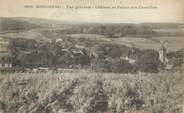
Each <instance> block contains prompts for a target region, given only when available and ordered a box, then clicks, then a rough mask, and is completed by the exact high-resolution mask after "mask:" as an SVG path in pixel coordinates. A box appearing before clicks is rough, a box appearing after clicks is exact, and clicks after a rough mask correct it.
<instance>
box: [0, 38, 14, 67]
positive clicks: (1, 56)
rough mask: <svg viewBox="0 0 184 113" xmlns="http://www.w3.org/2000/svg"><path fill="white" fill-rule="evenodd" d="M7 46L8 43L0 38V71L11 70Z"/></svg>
mask: <svg viewBox="0 0 184 113" xmlns="http://www.w3.org/2000/svg"><path fill="white" fill-rule="evenodd" d="M8 46H9V41H8V40H6V39H4V38H2V37H0V69H7V68H12V57H11V52H10V50H9V48H8Z"/></svg>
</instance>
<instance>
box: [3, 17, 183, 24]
mask: <svg viewBox="0 0 184 113" xmlns="http://www.w3.org/2000/svg"><path fill="white" fill-rule="evenodd" d="M0 18H30V19H31V18H33V19H44V20H48V21H60V22H62V21H64V22H73V23H94V24H95V23H96V24H159V23H161V24H184V22H151V21H147V22H132V23H131V22H94V21H74V20H62V19H55V18H53V19H52V18H44V17H34V16H0Z"/></svg>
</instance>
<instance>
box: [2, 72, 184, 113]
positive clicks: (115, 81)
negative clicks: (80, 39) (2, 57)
mask: <svg viewBox="0 0 184 113" xmlns="http://www.w3.org/2000/svg"><path fill="white" fill-rule="evenodd" d="M183 85H184V77H183V72H181V71H175V72H174V71H172V72H160V73H158V74H148V73H139V74H136V75H133V74H114V73H88V72H78V73H9V74H0V113H182V102H183V95H184V89H183Z"/></svg>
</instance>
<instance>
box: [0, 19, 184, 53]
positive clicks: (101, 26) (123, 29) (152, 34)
mask: <svg viewBox="0 0 184 113" xmlns="http://www.w3.org/2000/svg"><path fill="white" fill-rule="evenodd" d="M0 26H1V27H0V28H1V30H0V32H3V34H2V33H1V34H0V35H1V36H3V37H8V38H25V39H34V40H38V41H46V42H47V41H48V40H53V39H57V38H63V37H66V36H67V38H72V39H75V40H82V39H86V40H88V41H91V40H92V41H95V42H97V41H98V42H101V41H105V42H109V43H114V44H122V45H126V46H129V47H137V48H141V49H155V50H158V49H159V47H160V43H159V40H163V41H166V42H167V43H166V46H167V49H168V50H169V51H174V50H178V49H180V48H184V46H183V42H184V38H183V37H184V28H183V24H182V23H181V24H179V23H140V24H133V23H119V24H117V23H116V24H113V23H80V22H67V21H59V20H49V19H43V18H27V17H14V18H0ZM20 31H21V32H20Z"/></svg>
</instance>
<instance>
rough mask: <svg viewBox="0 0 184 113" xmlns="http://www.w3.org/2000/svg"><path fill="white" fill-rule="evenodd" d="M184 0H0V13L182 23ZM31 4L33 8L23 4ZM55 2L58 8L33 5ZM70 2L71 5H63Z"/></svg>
mask: <svg viewBox="0 0 184 113" xmlns="http://www.w3.org/2000/svg"><path fill="white" fill-rule="evenodd" d="M183 1H184V0H0V17H37V18H47V19H55V20H64V21H78V22H111V23H143V22H174V23H184V7H183V5H184V2H183ZM25 5H32V6H34V8H24V6H25ZM36 5H44V6H48V5H59V6H61V8H35V6H36ZM102 5H103V6H111V7H112V6H116V7H117V6H125V7H131V6H137V7H138V6H152V8H133V9H131V8H121V9H119V8H105V9H101V8H80V9H75V7H76V6H92V7H94V6H102ZM67 6H73V7H74V8H66V7H67Z"/></svg>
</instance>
